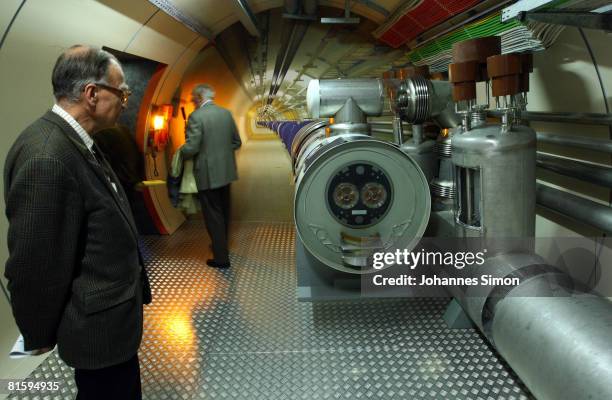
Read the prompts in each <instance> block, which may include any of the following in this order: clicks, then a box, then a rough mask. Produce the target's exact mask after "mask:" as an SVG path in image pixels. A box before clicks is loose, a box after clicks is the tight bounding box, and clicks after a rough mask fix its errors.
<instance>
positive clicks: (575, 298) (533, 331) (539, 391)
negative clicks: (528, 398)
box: [442, 239, 612, 400]
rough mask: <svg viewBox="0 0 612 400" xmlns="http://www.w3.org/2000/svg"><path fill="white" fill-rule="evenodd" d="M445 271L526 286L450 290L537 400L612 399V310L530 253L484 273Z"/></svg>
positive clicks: (492, 264)
mask: <svg viewBox="0 0 612 400" xmlns="http://www.w3.org/2000/svg"><path fill="white" fill-rule="evenodd" d="M485 243H486V245H487V247H489V246H488V245H489V244H494V241H493V243H490V242H486V239H485ZM481 246H482V242H479V246H478V248H481V249H482V247H481ZM443 271H445V272H442V273H446V275H450V276H463V277H471V278H474V279H480V278H481V277H482V276H484V275H489V276H493V277H496V278H504V277H517V278H519V284H518V285H516V286H501V285H500V286H495V285H490V286H478V285H476V286H463V287H462V286H448V287H447V288H448V289H449V291H450V292H451V293H452V295H453V296H454V297H455V298H456V299H457V301H458V302H459V303H460V304H461V306H462V307H463V309H464V311H465V312H466V313H467V314H468V315H469V316H470V318H471V319H472V320H473V321H474V323H475V324H476V326H477V327H478V329H479V330H480V331H481V332H482V333H483V334H484V335H485V337H486V338H487V339H488V340H489V341H490V342H491V344H492V345H493V346H494V347H495V348H496V350H497V351H498V352H499V354H500V355H501V356H502V357H503V358H504V359H505V360H506V361H507V362H508V364H509V365H510V367H511V368H512V369H513V370H514V371H515V372H516V374H517V375H518V376H519V377H520V378H521V380H522V381H523V382H524V383H525V385H526V386H527V387H528V388H529V390H530V391H531V392H532V393H533V395H534V396H535V398H537V399H539V400H587V399H610V398H612V385H610V382H612V368H610V367H609V366H610V365H612V347H610V345H609V343H610V338H611V337H612V302H610V301H609V300H607V299H605V298H602V297H599V296H592V295H587V294H585V293H581V292H580V293H577V292H570V290H568V289H566V288H571V287H572V280H571V278H570V277H569V276H568V275H567V274H566V273H564V272H563V271H562V270H560V269H558V268H555V267H553V266H551V265H548V264H547V263H546V261H545V260H544V259H542V258H541V257H539V256H537V255H535V254H530V253H517V252H512V253H505V254H499V255H496V256H494V257H491V258H487V260H486V261H485V263H484V264H483V265H481V266H473V267H472V268H469V269H468V268H465V269H462V270H456V269H453V268H450V269H448V270H447V269H443Z"/></svg>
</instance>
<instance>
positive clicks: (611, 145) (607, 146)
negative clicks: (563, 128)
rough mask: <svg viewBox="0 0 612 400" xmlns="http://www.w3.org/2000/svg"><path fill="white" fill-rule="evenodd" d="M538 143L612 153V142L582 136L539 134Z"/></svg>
mask: <svg viewBox="0 0 612 400" xmlns="http://www.w3.org/2000/svg"><path fill="white" fill-rule="evenodd" d="M538 142H540V143H551V144H560V145H563V146H572V147H578V148H581V149H587V150H593V151H598V152H602V153H612V140H606V139H593V138H586V137H581V136H568V135H555V134H554V133H548V132H538Z"/></svg>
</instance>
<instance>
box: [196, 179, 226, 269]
mask: <svg viewBox="0 0 612 400" xmlns="http://www.w3.org/2000/svg"><path fill="white" fill-rule="evenodd" d="M198 196H199V198H200V203H201V204H202V214H204V223H205V224H206V230H207V231H208V235H209V236H210V240H211V241H212V249H213V258H214V260H215V261H216V262H218V263H228V262H229V252H228V249H227V233H228V230H229V217H230V215H229V214H230V185H225V186H222V187H220V188H217V189H209V190H202V191H200V192H198Z"/></svg>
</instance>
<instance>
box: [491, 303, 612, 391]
mask: <svg viewBox="0 0 612 400" xmlns="http://www.w3.org/2000/svg"><path fill="white" fill-rule="evenodd" d="M492 337H493V338H494V340H495V347H496V348H497V350H498V351H499V353H500V354H501V355H502V356H503V357H504V359H505V360H506V361H507V362H508V364H509V365H510V366H511V367H512V369H513V370H514V371H515V372H516V373H517V375H518V376H519V377H520V378H521V379H522V380H523V382H524V383H525V385H526V386H527V387H528V388H529V389H530V390H531V392H532V393H533V394H534V396H535V397H536V398H537V399H539V400H565V399H568V400H569V399H571V400H582V399H612V385H611V384H610V382H612V368H611V366H612V351H611V349H612V347H610V338H611V337H612V303H611V302H610V301H609V300H607V299H605V298H601V297H595V296H580V297H576V296H570V295H569V294H567V295H565V296H564V297H521V296H512V295H511V296H508V297H507V298H505V299H504V300H502V301H500V302H499V303H498V305H497V307H496V309H495V317H494V318H493V323H492Z"/></svg>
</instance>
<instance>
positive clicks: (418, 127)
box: [412, 124, 424, 145]
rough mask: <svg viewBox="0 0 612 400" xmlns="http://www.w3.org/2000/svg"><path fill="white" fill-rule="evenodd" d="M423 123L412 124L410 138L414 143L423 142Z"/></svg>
mask: <svg viewBox="0 0 612 400" xmlns="http://www.w3.org/2000/svg"><path fill="white" fill-rule="evenodd" d="M423 134H424V133H423V125H422V124H414V125H412V140H413V142H414V144H416V145H419V144H421V143H423Z"/></svg>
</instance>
